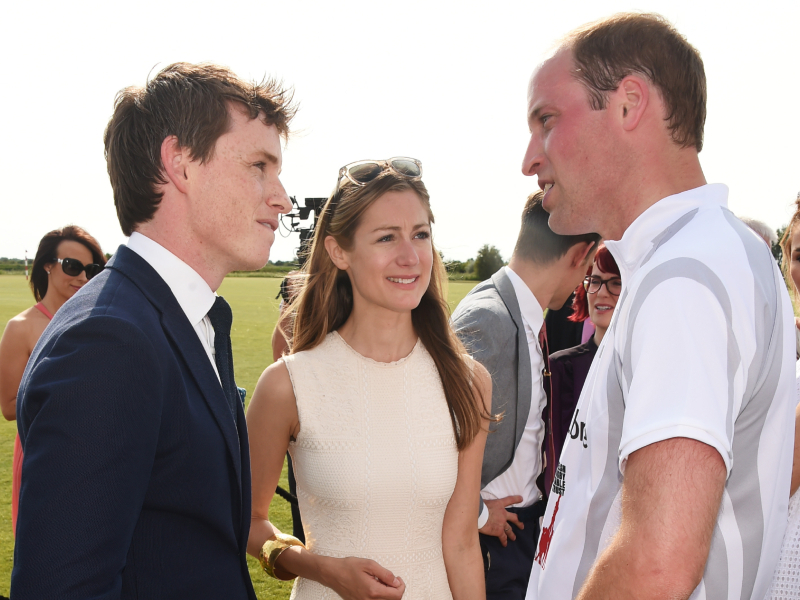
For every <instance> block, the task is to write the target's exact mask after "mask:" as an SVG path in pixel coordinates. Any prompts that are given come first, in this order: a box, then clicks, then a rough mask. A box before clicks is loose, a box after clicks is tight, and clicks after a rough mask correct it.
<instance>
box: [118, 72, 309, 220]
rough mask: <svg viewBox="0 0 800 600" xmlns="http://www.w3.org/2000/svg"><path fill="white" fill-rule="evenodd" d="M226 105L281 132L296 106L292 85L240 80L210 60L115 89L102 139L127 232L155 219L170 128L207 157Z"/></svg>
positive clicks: (225, 119) (224, 123)
mask: <svg viewBox="0 0 800 600" xmlns="http://www.w3.org/2000/svg"><path fill="white" fill-rule="evenodd" d="M231 106H235V107H238V108H239V109H241V110H242V111H243V113H244V114H246V115H248V116H249V117H250V118H251V119H255V118H260V119H262V120H263V122H264V123H265V124H266V125H274V126H275V127H276V128H277V130H278V132H279V133H280V134H281V135H282V136H283V137H284V139H285V138H286V137H287V136H288V134H289V122H290V121H291V120H292V117H293V116H294V113H295V110H296V109H295V107H294V105H293V103H292V94H291V92H290V91H289V90H287V89H285V88H284V87H283V86H282V84H280V83H279V82H277V81H275V80H273V79H265V80H263V81H262V82H261V83H256V82H253V83H245V82H244V81H242V80H241V79H239V77H237V76H236V75H235V74H234V73H233V72H231V71H230V70H229V69H227V68H225V67H221V66H218V65H214V64H210V63H203V64H197V65H194V64H189V63H175V64H172V65H170V66H168V67H167V68H165V69H164V70H162V71H161V72H160V73H158V74H157V75H156V76H155V77H154V78H153V79H150V80H149V81H148V82H147V85H146V86H145V87H128V88H125V89H124V90H122V91H121V92H119V94H117V98H116V101H115V103H114V114H113V115H112V117H111V120H110V121H109V122H108V126H107V127H106V131H105V138H104V141H105V153H106V162H107V166H108V175H109V177H110V179H111V187H112V189H113V190H114V204H115V205H116V207H117V217H118V218H119V224H120V226H121V227H122V232H123V233H124V234H125V235H130V234H131V233H132V232H133V231H134V229H135V228H136V225H137V224H139V223H144V222H147V221H149V220H150V219H152V218H153V215H154V214H155V212H156V209H158V205H159V203H160V202H161V198H162V196H163V194H162V193H161V192H160V191H158V190H159V186H161V185H163V184H165V183H166V180H165V178H164V172H163V170H164V167H163V165H162V164H161V144H162V143H163V141H164V139H166V138H167V137H169V136H171V135H174V136H175V137H177V139H178V143H179V144H180V145H181V146H182V147H183V148H186V149H188V150H189V153H190V156H191V158H192V159H196V160H199V161H200V162H201V163H204V162H206V161H209V160H211V159H212V158H213V156H214V148H215V146H216V143H217V140H218V139H219V138H220V136H221V135H223V134H224V133H225V132H226V131H228V130H229V128H230V126H231V117H230V113H229V109H230V107H231Z"/></svg>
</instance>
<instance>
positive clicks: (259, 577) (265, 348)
mask: <svg viewBox="0 0 800 600" xmlns="http://www.w3.org/2000/svg"><path fill="white" fill-rule="evenodd" d="M475 284H476V282H474V281H456V282H450V285H449V290H448V292H449V293H448V299H449V301H450V306H451V309H452V308H455V306H456V305H457V304H458V303H459V302H460V301H461V299H462V298H463V297H464V296H465V295H466V294H467V292H469V290H471V289H472V288H473V286H474V285H475ZM279 285H280V279H271V278H264V277H229V278H227V279H226V280H225V282H224V283H223V284H222V287H221V288H220V290H219V293H220V295H222V296H225V298H226V299H227V300H228V302H230V304H231V306H232V308H233V315H234V322H233V331H232V333H231V341H232V344H233V354H234V363H235V364H234V368H235V370H236V382H237V383H238V385H240V386H242V387H244V388H245V389H247V391H248V400H249V394H250V393H252V391H253V389H254V388H255V385H256V381H258V377H259V376H260V375H261V372H262V371H263V370H264V369H265V368H266V367H267V366H269V365H270V364H271V363H272V348H271V345H270V339H271V337H272V330H273V328H274V327H275V322H276V321H277V318H278V300H276V299H275V296H276V295H277V294H278V287H279ZM32 303H33V296H32V295H31V292H30V288H29V287H28V285H27V282H26V281H25V278H24V277H23V276H21V275H6V276H2V277H0V323H2V324H3V326H5V323H6V322H8V320H9V319H10V318H11V317H13V316H14V315H16V314H18V313H20V312H22V311H23V310H25V309H26V308H27V307H29V306H31V304H32ZM16 430H17V428H16V423H13V422H12V423H8V422H5V421H3V422H2V423H0V594H2V595H5V596H7V595H8V588H9V582H10V579H11V566H12V558H13V552H14V538H13V536H12V535H11V456H12V453H13V450H14V436H15V434H16ZM281 485H282V486H283V487H284V488H288V484H287V481H286V467H285V465H284V470H283V474H282V475H281ZM270 518H271V519H272V520H273V521H274V522H275V524H276V525H277V526H278V527H279V528H280V529H282V530H283V531H291V529H292V526H291V513H290V511H289V504H288V503H287V502H286V501H284V500H283V499H282V498H280V497H279V496H276V497H275V499H274V500H273V502H272V505H271V507H270ZM248 560H249V564H250V576H251V577H252V578H253V585H254V586H255V589H256V593H257V594H258V597H259V598H260V599H262V600H267V599H268V598H269V599H287V598H289V592H290V590H291V583H280V582H278V581H276V580H274V579H268V578H267V576H266V575H265V574H264V573H263V572H261V568H260V566H259V565H258V562H257V561H255V560H254V559H252V558H248Z"/></svg>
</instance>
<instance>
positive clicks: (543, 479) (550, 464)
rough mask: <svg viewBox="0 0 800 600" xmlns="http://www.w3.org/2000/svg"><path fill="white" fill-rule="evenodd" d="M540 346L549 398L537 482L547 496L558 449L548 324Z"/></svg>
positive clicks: (543, 379) (544, 383) (540, 337)
mask: <svg viewBox="0 0 800 600" xmlns="http://www.w3.org/2000/svg"><path fill="white" fill-rule="evenodd" d="M539 347H540V348H541V349H542V357H543V358H544V369H542V387H544V394H545V396H546V398H547V404H546V405H545V407H544V411H543V412H542V419H543V420H544V448H543V449H542V455H543V457H544V461H545V464H546V466H545V468H544V471H543V472H542V475H541V476H540V477H539V478H538V479H537V480H536V483H537V484H538V485H539V489H541V490H542V492H544V495H545V498H546V497H547V496H548V495H549V494H550V488H551V486H552V485H553V476H554V474H555V469H556V464H555V460H556V459H555V457H556V449H555V442H554V441H553V418H552V414H551V412H552V408H553V406H552V396H553V387H552V384H551V380H550V350H549V347H548V345H547V326H546V325H544V324H542V328H541V329H540V330H539Z"/></svg>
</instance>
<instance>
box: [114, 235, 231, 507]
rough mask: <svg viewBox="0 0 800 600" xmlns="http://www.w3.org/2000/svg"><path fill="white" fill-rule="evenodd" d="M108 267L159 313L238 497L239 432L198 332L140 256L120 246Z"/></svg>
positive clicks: (167, 287) (159, 278)
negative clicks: (224, 453) (206, 413)
mask: <svg viewBox="0 0 800 600" xmlns="http://www.w3.org/2000/svg"><path fill="white" fill-rule="evenodd" d="M107 266H108V267H109V268H113V269H116V270H118V271H120V272H121V273H123V274H124V275H125V276H126V277H128V278H129V279H130V280H131V281H133V282H134V283H135V284H136V286H137V287H138V288H139V289H140V290H141V291H142V293H143V294H144V295H145V296H146V297H147V299H148V300H150V302H151V303H152V304H153V306H155V307H156V309H158V311H159V312H160V313H161V324H162V325H163V327H164V331H165V332H166V334H167V335H168V336H169V337H170V338H171V339H172V342H173V344H174V346H175V347H176V348H177V349H178V352H179V353H180V354H181V356H182V357H183V359H184V361H185V362H186V364H187V365H188V367H189V371H190V373H191V374H192V377H193V378H194V380H195V381H196V382H197V386H198V387H199V388H200V391H201V393H202V395H203V399H204V400H205V402H206V404H207V405H208V408H209V410H210V411H211V414H212V415H213V416H214V420H215V421H216V422H217V425H218V426H219V428H220V430H221V431H222V435H223V437H224V438H225V444H226V446H227V447H228V451H229V453H230V455H231V459H232V461H233V465H234V469H235V470H236V480H237V481H238V482H239V494H240V497H241V494H242V464H241V463H242V460H241V453H240V452H241V449H240V442H239V433H238V431H237V428H236V425H235V423H234V421H233V418H232V417H231V411H230V408H229V407H228V401H227V399H226V398H225V393H224V392H223V391H222V386H221V385H220V382H219V379H217V375H216V373H214V369H213V367H212V366H211V364H210V362H209V359H208V354H206V351H205V349H204V348H203V345H202V344H201V343H200V340H199V339H198V338H197V333H196V332H195V330H194V328H193V327H192V325H191V323H189V319H187V318H186V314H185V313H184V312H183V309H182V308H181V306H180V304H178V301H177V300H176V299H175V296H174V295H173V294H172V291H171V290H170V289H169V286H168V285H167V284H166V282H165V281H164V280H163V279H161V277H160V276H159V275H158V273H156V271H155V270H154V269H153V268H152V267H151V266H150V265H149V264H148V263H147V261H145V260H144V259H143V258H142V257H140V256H139V255H138V254H136V253H135V252H134V251H133V250H130V249H129V248H128V247H126V246H120V247H119V248H118V250H117V252H116V254H115V255H114V256H113V257H111V260H109V262H108V265H107Z"/></svg>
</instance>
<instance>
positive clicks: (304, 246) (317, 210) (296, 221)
mask: <svg viewBox="0 0 800 600" xmlns="http://www.w3.org/2000/svg"><path fill="white" fill-rule="evenodd" d="M289 200H291V201H292V207H293V208H292V210H291V211H290V212H288V213H286V214H285V215H281V216H280V224H281V228H282V229H283V230H285V231H286V234H284V233H283V232H281V235H282V236H283V237H288V236H289V235H291V234H292V233H299V234H300V246H299V247H298V249H297V263H298V264H299V266H300V268H302V267H303V265H304V264H305V263H306V259H307V258H308V252H309V250H310V246H311V240H313V239H314V229H315V228H316V226H317V219H319V216H320V214H322V209H323V208H324V207H325V202H327V200H328V199H327V198H306V199H305V200H304V204H305V206H300V204H299V203H298V202H297V198H295V197H294V196H289ZM309 219H311V223H310V224H305V223H304V221H308V220H309ZM287 221H288V224H287ZM279 230H280V228H279ZM281 297H282V298H283V300H284V302H289V301H290V299H291V297H290V293H289V280H288V278H284V280H283V281H282V282H281V290H280V292H279V293H278V295H277V296H276V299H277V298H281Z"/></svg>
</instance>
